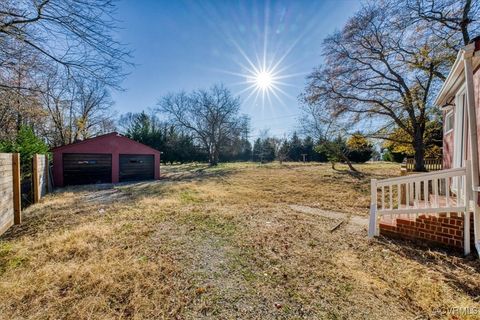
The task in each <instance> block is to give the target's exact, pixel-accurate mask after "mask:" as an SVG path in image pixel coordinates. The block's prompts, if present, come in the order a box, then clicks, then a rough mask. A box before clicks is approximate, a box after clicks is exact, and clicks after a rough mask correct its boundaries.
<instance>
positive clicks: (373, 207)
mask: <svg viewBox="0 0 480 320" xmlns="http://www.w3.org/2000/svg"><path fill="white" fill-rule="evenodd" d="M370 193H371V197H372V198H371V200H370V224H369V226H368V237H369V238H373V237H374V236H378V227H377V179H372V182H371V191H370Z"/></svg>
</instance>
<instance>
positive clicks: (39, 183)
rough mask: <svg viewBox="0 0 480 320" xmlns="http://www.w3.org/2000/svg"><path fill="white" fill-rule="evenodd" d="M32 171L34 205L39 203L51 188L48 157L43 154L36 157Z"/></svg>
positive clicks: (34, 157)
mask: <svg viewBox="0 0 480 320" xmlns="http://www.w3.org/2000/svg"><path fill="white" fill-rule="evenodd" d="M32 171H33V172H32V184H33V203H37V202H38V201H40V199H41V198H42V197H44V196H45V195H46V194H47V193H48V191H49V189H50V188H51V186H50V183H49V177H48V173H49V168H48V156H47V155H43V154H36V155H34V156H33V165H32Z"/></svg>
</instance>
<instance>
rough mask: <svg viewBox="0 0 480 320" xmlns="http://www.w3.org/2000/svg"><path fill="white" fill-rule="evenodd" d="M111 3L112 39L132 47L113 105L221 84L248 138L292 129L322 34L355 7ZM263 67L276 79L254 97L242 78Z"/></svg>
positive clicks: (145, 103) (133, 105)
mask: <svg viewBox="0 0 480 320" xmlns="http://www.w3.org/2000/svg"><path fill="white" fill-rule="evenodd" d="M118 6H119V7H118V15H117V18H118V19H119V20H120V27H121V30H120V31H119V35H118V37H119V38H120V40H121V41H122V42H124V43H126V44H127V45H128V46H129V47H130V48H131V49H132V50H133V62H134V63H135V64H136V66H135V67H134V68H133V69H132V70H131V72H130V74H129V75H128V77H127V78H126V79H125V81H124V82H123V83H122V87H123V88H124V89H125V90H124V91H121V92H114V93H113V99H114V101H115V107H114V108H115V110H117V111H118V112H119V113H126V112H140V111H141V110H145V109H148V108H152V107H155V104H156V103H157V101H158V99H159V98H160V97H162V96H163V95H165V94H167V93H168V92H177V91H181V90H186V91H190V90H194V89H198V88H208V87H210V86H211V85H213V84H218V83H223V84H225V85H226V86H227V87H228V88H229V89H230V90H231V91H232V93H234V94H235V95H239V96H240V98H241V101H242V113H245V114H248V115H249V116H250V117H251V119H252V135H251V137H252V138H256V137H257V136H258V135H259V133H260V132H261V131H263V130H269V133H270V134H271V135H275V136H277V137H283V136H284V135H289V134H291V133H292V132H293V131H294V130H295V129H296V128H297V127H298V121H297V119H298V116H299V114H300V109H299V102H298V95H299V94H300V93H301V92H302V90H303V89H304V87H305V82H306V80H305V77H306V76H307V75H308V73H309V72H310V71H311V70H312V69H313V68H314V67H315V66H317V65H318V64H319V63H321V56H320V53H321V45H322V39H323V38H324V37H325V36H327V35H328V34H330V33H332V32H333V31H335V30H336V29H339V28H341V27H342V26H343V24H344V23H345V22H346V20H347V19H348V18H349V17H350V16H351V15H352V14H353V13H354V12H355V11H356V10H357V9H358V8H359V7H360V5H359V3H358V1H353V0H348V1H347V0H345V1H228V0H225V1H220V0H218V1H206V0H203V1H181V0H171V1H160V0H158V1H154V0H151V1H147V0H143V1H142V0H138V1H137V0H136V1H133V0H124V1H121V2H119V3H118ZM263 65H265V66H266V67H267V69H268V70H269V72H271V73H272V72H275V73H276V75H277V79H276V80H277V83H276V89H275V90H274V92H272V91H270V90H269V91H268V93H269V94H268V95H265V96H263V97H262V93H261V92H263V91H261V90H260V91H259V92H260V94H258V95H256V93H255V92H252V91H253V90H254V88H249V87H251V86H252V83H251V82H247V80H248V78H247V76H248V75H249V74H251V73H252V72H253V71H252V70H253V69H254V68H257V69H258V68H261V67H262V66H263ZM274 67H275V68H274ZM273 69H274V70H273ZM254 87H255V86H254ZM268 96H270V99H269V98H268Z"/></svg>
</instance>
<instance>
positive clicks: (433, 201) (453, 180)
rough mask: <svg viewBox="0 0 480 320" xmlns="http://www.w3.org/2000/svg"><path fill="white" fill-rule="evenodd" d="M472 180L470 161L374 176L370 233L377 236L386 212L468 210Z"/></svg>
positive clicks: (468, 225) (413, 213)
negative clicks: (424, 170)
mask: <svg viewBox="0 0 480 320" xmlns="http://www.w3.org/2000/svg"><path fill="white" fill-rule="evenodd" d="M471 179H472V174H471V164H470V161H466V164H465V167H462V168H456V169H447V170H441V171H434V172H428V173H420V174H413V175H409V176H402V177H397V178H391V179H385V180H376V179H372V185H371V196H372V198H371V205H370V225H369V230H368V235H369V236H370V237H373V236H376V235H378V233H379V230H378V218H379V217H380V216H383V215H392V216H393V215H399V214H408V215H418V214H429V213H430V214H434V213H442V212H468V211H469V205H470V199H472V181H471ZM469 219H470V215H469V214H466V219H465V237H468V239H467V238H466V239H465V244H466V245H468V244H469V243H470V238H469V236H470V229H469V228H470V221H469ZM467 240H468V241H467Z"/></svg>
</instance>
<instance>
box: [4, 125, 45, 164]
mask: <svg viewBox="0 0 480 320" xmlns="http://www.w3.org/2000/svg"><path fill="white" fill-rule="evenodd" d="M0 151H1V152H6V153H20V165H21V172H22V174H27V173H28V172H30V171H31V170H30V165H31V163H32V158H33V155H34V154H48V151H49V148H48V146H47V144H46V143H45V142H44V141H43V140H42V139H40V138H38V137H37V136H36V135H35V133H34V132H33V130H32V128H30V127H28V126H22V127H21V128H20V130H19V131H18V134H17V137H16V138H15V140H13V141H1V142H0Z"/></svg>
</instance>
